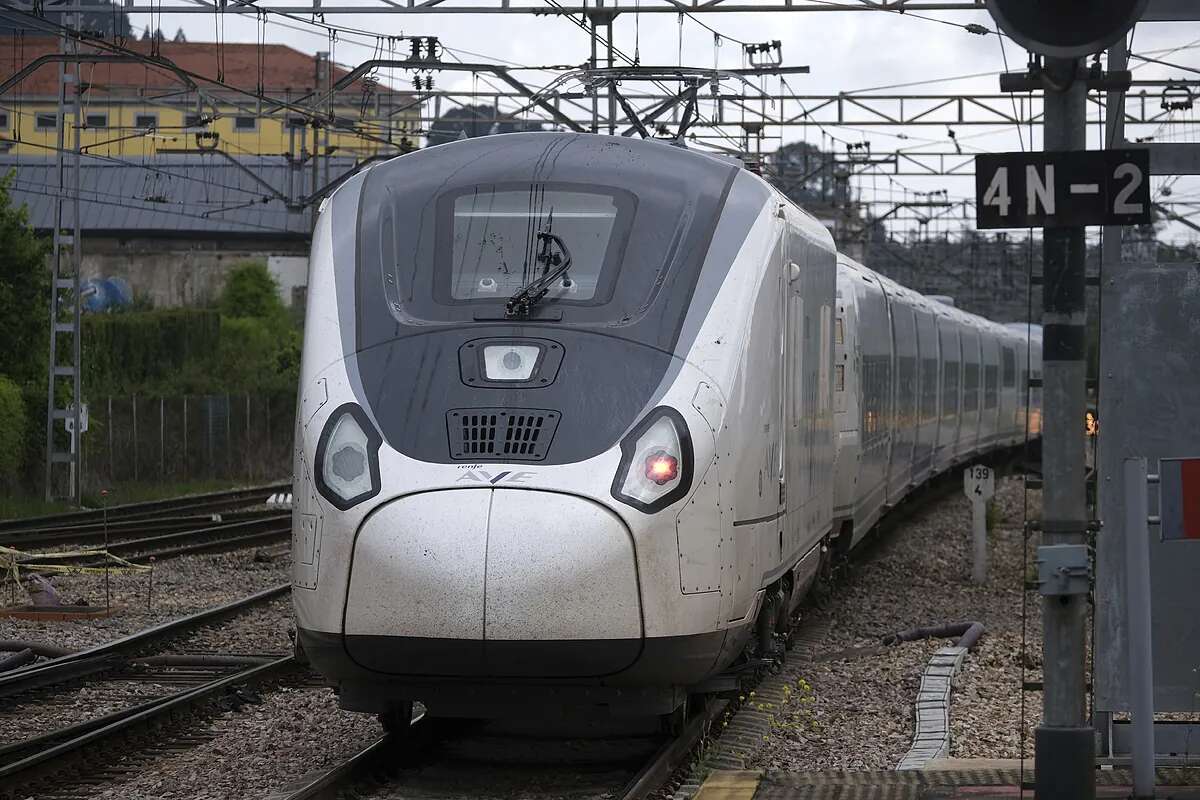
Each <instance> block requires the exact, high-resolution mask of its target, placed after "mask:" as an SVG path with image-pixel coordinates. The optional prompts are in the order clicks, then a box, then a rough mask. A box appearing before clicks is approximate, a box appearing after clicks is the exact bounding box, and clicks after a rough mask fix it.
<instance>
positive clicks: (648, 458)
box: [612, 406, 692, 514]
mask: <svg viewBox="0 0 1200 800" xmlns="http://www.w3.org/2000/svg"><path fill="white" fill-rule="evenodd" d="M691 483H692V440H691V437H689V436H688V428H687V423H686V422H684V419H683V417H681V416H680V415H679V412H678V411H676V410H675V409H673V408H667V407H666V406H660V407H658V408H656V409H654V410H653V411H651V412H650V413H649V414H647V415H646V417H645V419H643V420H642V421H641V422H639V423H638V425H637V427H636V428H634V429H633V430H632V431H630V432H629V434H628V435H626V437H625V438H624V439H623V440H621V466H620V467H618V468H617V474H616V477H614V478H613V485H612V494H613V497H615V498H617V499H618V500H620V501H621V502H622V503H628V504H629V505H631V506H633V507H634V508H636V509H638V510H639V511H644V512H646V513H647V514H653V513H654V512H655V511H658V510H660V509H663V508H666V507H667V506H669V505H671V504H672V503H674V502H675V501H676V500H678V499H680V498H681V497H683V496H684V495H685V494H687V491H688V488H689V487H690V486H691Z"/></svg>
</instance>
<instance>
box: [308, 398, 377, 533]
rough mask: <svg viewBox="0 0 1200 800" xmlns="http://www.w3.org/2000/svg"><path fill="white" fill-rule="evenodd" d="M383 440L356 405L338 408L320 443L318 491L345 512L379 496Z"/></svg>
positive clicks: (349, 404)
mask: <svg viewBox="0 0 1200 800" xmlns="http://www.w3.org/2000/svg"><path fill="white" fill-rule="evenodd" d="M382 442H383V440H382V438H381V437H380V435H379V433H378V432H377V431H376V430H375V426H373V425H372V424H371V422H370V420H368V419H367V415H366V414H365V413H364V412H363V410H362V409H361V408H359V407H358V406H357V405H355V404H354V403H346V404H345V405H342V406H340V407H338V409H337V410H335V411H334V412H333V413H332V414H331V415H330V416H329V421H328V422H326V423H325V429H324V430H323V431H321V438H320V440H319V441H318V442H317V488H318V489H319V490H320V492H321V494H322V495H323V496H324V497H325V499H326V500H328V501H329V502H331V503H333V504H334V505H335V506H337V507H338V508H339V509H341V510H342V511H345V510H346V509H348V508H350V507H352V506H355V505H357V504H359V503H361V502H362V501H363V500H366V499H367V498H370V497H374V496H375V495H377V494H379V486H380V484H379V445H380V444H382Z"/></svg>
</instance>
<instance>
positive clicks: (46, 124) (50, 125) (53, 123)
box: [34, 114, 58, 131]
mask: <svg viewBox="0 0 1200 800" xmlns="http://www.w3.org/2000/svg"><path fill="white" fill-rule="evenodd" d="M34 126H35V127H36V128H37V129H38V130H39V131H52V130H54V129H56V128H57V127H58V115H57V114H38V115H37V120H36V122H35V123H34Z"/></svg>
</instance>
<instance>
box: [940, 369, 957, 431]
mask: <svg viewBox="0 0 1200 800" xmlns="http://www.w3.org/2000/svg"><path fill="white" fill-rule="evenodd" d="M957 414H958V362H957V361H947V362H946V363H945V364H944V365H943V366H942V416H943V417H946V418H947V419H953V418H954V417H955V416H956V415H957Z"/></svg>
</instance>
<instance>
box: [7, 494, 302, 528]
mask: <svg viewBox="0 0 1200 800" xmlns="http://www.w3.org/2000/svg"><path fill="white" fill-rule="evenodd" d="M291 488H292V485H291V483H290V482H280V483H270V484H265V485H263V486H251V487H247V488H244V489H229V490H227V491H221V492H208V493H205V494H192V495H185V496H183V497H172V498H168V499H165V500H147V501H144V502H140V503H126V504H123V505H116V506H109V507H108V509H107V512H106V510H105V509H100V508H91V509H87V510H85V511H68V512H65V513H62V514H46V515H43V516H39V517H24V518H22V519H9V520H0V531H18V530H26V529H29V528H41V527H50V526H53V527H57V526H62V525H72V524H81V523H96V522H99V523H103V520H104V518H105V514H106V513H107V516H108V520H109V522H110V523H112V522H113V521H114V520H130V519H140V518H145V517H152V516H155V515H157V514H161V513H164V512H178V511H183V510H188V511H195V510H198V509H209V508H227V507H230V506H238V505H253V504H254V503H255V502H256V498H259V497H261V498H264V499H265V498H267V497H269V496H270V495H272V494H275V493H279V492H287V491H290V490H291Z"/></svg>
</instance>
